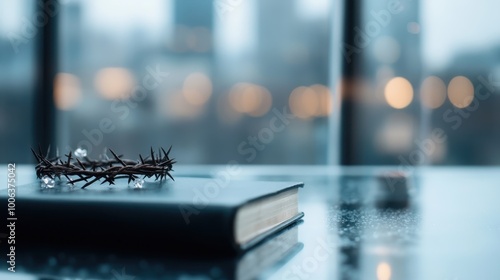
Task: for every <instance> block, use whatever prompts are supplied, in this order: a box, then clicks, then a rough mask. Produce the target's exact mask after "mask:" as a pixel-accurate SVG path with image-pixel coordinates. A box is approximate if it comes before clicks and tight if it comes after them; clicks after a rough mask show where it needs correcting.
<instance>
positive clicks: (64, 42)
mask: <svg viewBox="0 0 500 280" xmlns="http://www.w3.org/2000/svg"><path fill="white" fill-rule="evenodd" d="M329 3H330V1H325V0H316V1H313V2H311V1H303V0H295V1H293V2H290V1H288V0H287V1H285V0H279V1H226V0H218V1H193V0H182V1H163V0H148V1H140V2H138V1H96V0H90V1H70V2H68V3H67V4H65V5H64V6H63V9H62V12H61V21H60V38H59V45H60V50H61V52H60V73H59V74H58V76H57V78H56V89H57V90H56V96H57V99H56V102H57V103H56V105H57V107H58V109H59V115H60V116H59V118H58V120H59V124H58V126H59V131H60V135H59V141H60V143H63V146H66V145H69V146H70V147H71V148H73V149H75V148H76V147H79V146H81V147H83V148H86V149H87V150H89V151H90V153H91V155H93V156H97V155H98V154H100V153H102V151H103V149H104V148H105V147H112V148H113V149H115V150H117V151H119V152H121V153H124V154H125V155H126V156H127V157H132V158H135V157H137V155H138V153H140V152H142V153H144V152H147V151H148V150H149V146H153V147H157V146H164V147H166V146H169V145H171V144H172V145H173V146H174V154H175V155H174V156H175V157H176V158H177V159H178V160H179V161H180V162H182V163H186V164H187V163H196V164H206V163H209V164H213V163H219V164H222V163H226V162H228V161H230V160H236V161H238V162H239V163H252V164H257V163H268V164H318V163H325V162H326V160H327V159H326V153H325V150H326V146H327V140H328V139H327V137H328V136H327V128H328V127H327V120H328V118H327V117H328V114H329V113H330V111H331V108H330V106H329V100H330V91H329V90H328V76H329V48H330V44H329V42H330V38H331V35H330V34H331V28H330V13H329V10H330V6H329V5H330V4H329Z"/></svg>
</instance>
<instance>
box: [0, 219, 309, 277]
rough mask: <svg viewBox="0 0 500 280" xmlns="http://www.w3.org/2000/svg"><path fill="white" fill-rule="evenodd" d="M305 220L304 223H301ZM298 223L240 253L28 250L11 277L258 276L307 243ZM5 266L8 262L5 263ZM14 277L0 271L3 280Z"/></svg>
mask: <svg viewBox="0 0 500 280" xmlns="http://www.w3.org/2000/svg"><path fill="white" fill-rule="evenodd" d="M299 223H300V222H299ZM299 223H296V224H294V225H292V226H290V227H288V228H286V229H284V230H282V231H280V232H278V233H277V234H275V235H273V236H272V237H270V238H269V239H267V240H265V241H264V242H262V243H260V244H258V245H256V246H255V247H253V248H252V249H250V250H248V251H246V252H244V253H242V254H241V255H239V256H237V257H198V256H192V257H185V256H183V257H181V258H179V257H177V256H175V255H169V254H168V252H164V255H166V256H151V257H149V256H143V255H141V254H139V255H133V254H130V255H129V254H127V255H117V254H113V253H103V252H100V253H93V252H82V251H78V252H75V251H71V250H57V251H55V250H40V249H38V250H32V251H30V250H27V251H24V252H23V254H22V255H19V256H18V261H17V263H18V264H19V265H18V267H17V271H16V275H14V276H16V277H19V278H9V279H13V280H15V279H30V280H31V279H38V280H41V279H44V280H47V279H68V278H71V279H242V280H246V279H255V278H261V277H262V276H263V275H271V274H272V273H273V272H274V271H275V270H276V269H277V268H278V267H279V266H281V265H284V264H285V263H286V262H287V261H288V260H290V259H291V258H292V257H293V256H294V255H295V254H296V253H298V252H299V251H300V250H301V249H302V247H303V244H302V243H299V242H298V227H299V225H298V224H299ZM2 266H4V265H2ZM4 276H5V277H7V276H8V277H12V275H11V274H9V275H4V273H3V272H2V273H0V279H4Z"/></svg>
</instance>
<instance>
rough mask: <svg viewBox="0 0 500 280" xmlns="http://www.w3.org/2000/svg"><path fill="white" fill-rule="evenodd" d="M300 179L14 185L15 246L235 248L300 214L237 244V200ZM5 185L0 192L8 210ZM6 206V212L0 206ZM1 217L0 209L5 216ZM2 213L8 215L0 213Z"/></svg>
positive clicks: (219, 250)
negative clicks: (138, 185) (136, 185)
mask: <svg viewBox="0 0 500 280" xmlns="http://www.w3.org/2000/svg"><path fill="white" fill-rule="evenodd" d="M302 186H303V184H302V183H290V182H259V181H236V180H229V181H227V182H222V183H221V182H218V181H215V180H213V179H209V178H208V179H204V178H177V179H176V181H175V182H172V181H167V182H163V183H145V184H144V186H143V188H141V189H135V188H132V187H129V186H127V185H126V182H124V183H123V184H122V185H120V184H117V186H114V187H111V188H110V187H107V186H105V185H93V186H90V187H88V188H87V189H80V188H79V187H78V186H74V187H70V186H67V185H64V184H61V185H59V186H57V185H56V186H55V187H54V188H51V189H41V188H40V183H39V182H36V183H33V184H30V185H24V186H19V187H17V191H16V197H15V199H16V209H15V210H16V218H17V220H16V221H15V227H16V229H15V232H16V246H17V249H19V250H23V248H25V247H29V248H34V247H41V248H42V247H57V246H61V247H66V248H67V247H71V248H75V249H77V248H94V249H96V250H99V249H106V250H107V249H113V250H118V251H131V250H133V251H148V252H156V253H159V252H177V253H183V252H186V253H187V254H190V253H192V252H193V251H194V252H197V253H199V254H201V253H203V252H208V253H210V254H218V253H220V254H227V253H237V252H240V251H242V250H245V249H247V248H250V247H252V246H254V245H255V244H257V243H259V242H260V241H261V240H263V239H264V238H265V237H267V236H269V235H270V234H272V233H273V232H276V231H278V230H280V229H281V228H284V227H286V226H288V225H289V224H291V223H293V222H294V221H296V220H298V219H300V218H301V217H302V216H303V214H302V213H298V214H297V215H296V216H295V217H294V218H293V219H291V220H289V221H287V222H284V223H282V224H280V225H278V226H276V227H275V228H273V229H272V230H270V231H269V232H266V233H264V234H261V235H260V236H257V237H256V238H254V239H253V240H251V241H250V242H248V243H247V244H244V245H243V246H240V245H239V244H236V243H235V241H234V240H235V238H234V230H233V228H234V217H235V214H236V211H237V210H238V208H239V207H241V206H243V205H245V204H247V203H250V202H253V201H256V200H258V199H261V198H264V197H269V196H272V195H274V194H278V193H281V192H283V191H286V190H290V189H292V188H298V187H302ZM7 198H8V197H7V191H6V190H3V191H2V192H1V194H0V199H1V201H2V205H3V206H2V207H4V209H7ZM2 212H3V213H6V211H2ZM2 216H3V215H2ZM2 219H4V220H5V219H7V217H2Z"/></svg>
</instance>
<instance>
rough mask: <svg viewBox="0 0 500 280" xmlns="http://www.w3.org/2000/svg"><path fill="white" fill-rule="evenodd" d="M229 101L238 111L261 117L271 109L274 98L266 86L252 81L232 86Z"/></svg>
mask: <svg viewBox="0 0 500 280" xmlns="http://www.w3.org/2000/svg"><path fill="white" fill-rule="evenodd" d="M229 103H230V104H231V106H232V107H233V108H234V109H235V110H236V111H237V112H240V113H245V114H248V115H250V116H253V117H259V116H262V115H264V114H266V113H267V112H268V111H269V109H270V108H271V105H272V103H273V100H272V96H271V93H269V91H268V90H267V89H266V88H264V87H262V86H259V85H255V84H251V83H239V84H236V85H234V86H233V87H232V88H231V90H230V92H229Z"/></svg>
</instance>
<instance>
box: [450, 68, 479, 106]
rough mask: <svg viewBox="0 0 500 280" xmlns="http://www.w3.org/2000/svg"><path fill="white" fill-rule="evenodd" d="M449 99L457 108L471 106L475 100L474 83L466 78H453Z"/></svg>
mask: <svg viewBox="0 0 500 280" xmlns="http://www.w3.org/2000/svg"><path fill="white" fill-rule="evenodd" d="M448 99H450V102H451V104H453V106H455V107H457V108H465V107H467V106H469V105H470V104H471V102H472V100H473V99H474V86H473V85H472V82H471V81H470V80H469V79H468V78H466V77H464V76H457V77H455V78H453V79H452V80H451V81H450V83H449V84H448Z"/></svg>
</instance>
